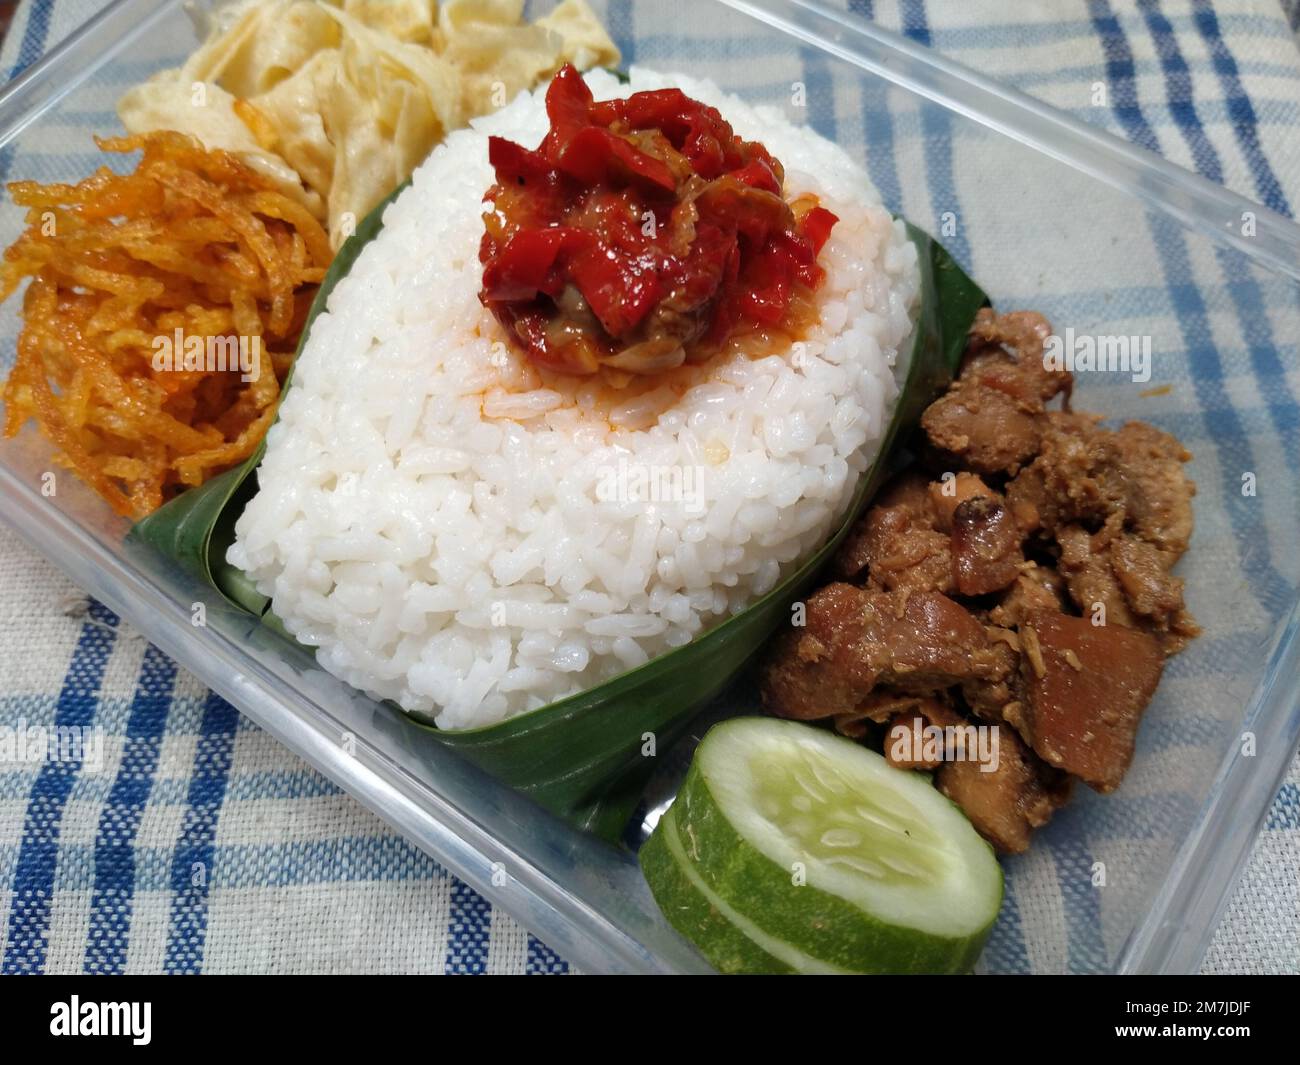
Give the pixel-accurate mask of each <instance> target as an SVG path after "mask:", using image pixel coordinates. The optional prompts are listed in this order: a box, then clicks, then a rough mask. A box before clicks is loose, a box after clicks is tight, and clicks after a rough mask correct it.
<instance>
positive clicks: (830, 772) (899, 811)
mask: <svg viewBox="0 0 1300 1065" xmlns="http://www.w3.org/2000/svg"><path fill="white" fill-rule="evenodd" d="M671 812H672V813H673V814H674V816H673V818H672V819H671V821H670V822H669V824H668V826H666V827H665V829H664V832H665V835H667V834H668V833H669V832H671V831H675V832H676V834H677V842H678V844H679V845H680V851H681V856H682V858H684V859H685V865H683V866H682V868H683V870H686V869H689V870H690V872H692V873H694V874H695V876H696V877H697V878H698V881H699V883H698V884H694V885H693V886H694V887H695V888H696V890H697V892H699V893H700V894H701V895H703V896H704V897H705V898H708V899H709V901H710V902H711V904H712V905H713V907H714V909H715V910H716V911H717V912H718V913H719V914H720V915H725V914H726V913H727V912H728V911H730V912H731V913H733V914H737V915H740V916H741V917H742V918H743V919H744V921H745V922H746V923H747V927H746V926H742V925H740V924H737V923H734V922H733V929H740V930H741V931H742V932H743V934H744V935H745V936H746V938H748V939H750V940H751V941H752V942H754V943H755V944H760V943H765V944H766V946H764V947H763V948H762V949H763V950H764V952H765V953H767V954H768V955H770V956H772V957H776V958H778V959H780V960H782V961H784V962H785V964H787V965H789V966H790V967H791V968H794V969H796V970H797V971H800V972H807V971H811V967H810V966H808V965H805V964H800V963H799V962H798V959H797V958H789V959H787V958H786V957H784V956H783V955H782V954H778V953H777V952H776V951H775V950H773V949H772V944H774V943H780V944H784V945H787V946H788V947H790V948H792V949H793V950H795V951H796V952H797V953H798V955H799V956H802V957H803V958H806V959H807V960H808V961H809V962H811V963H812V965H813V966H816V967H818V968H820V971H826V970H827V968H830V969H839V970H846V971H852V972H892V973H897V972H964V971H967V970H969V969H970V967H971V966H972V965H973V964H974V962H975V959H976V957H978V955H979V951H980V949H981V948H982V947H983V945H984V941H985V939H986V938H987V936H988V932H989V930H990V928H991V927H992V924H993V922H994V920H995V919H996V917H997V912H998V908H999V906H1000V905H1001V901H1002V871H1001V869H1000V867H999V866H998V863H997V860H996V859H995V858H994V856H993V851H992V849H991V848H990V847H989V845H988V844H987V843H985V842H984V840H983V839H981V838H980V836H979V835H978V834H977V833H976V832H975V830H974V828H972V827H971V825H970V822H969V821H967V820H966V818H965V816H964V815H963V814H962V813H961V811H960V810H959V809H958V808H957V807H956V806H954V805H953V804H952V803H951V802H950V801H949V800H948V799H947V798H945V797H944V796H943V795H941V794H940V793H939V792H938V791H936V790H935V789H934V787H933V786H932V785H931V784H930V781H929V778H928V777H925V776H923V775H921V774H919V773H914V772H912V771H910V770H898V769H894V768H892V767H891V766H890V765H889V764H888V763H887V762H886V761H885V760H884V759H883V758H882V757H881V756H880V755H878V754H876V753H875V752H873V751H869V750H867V749H866V748H865V747H861V746H859V745H858V744H856V743H853V742H852V741H850V740H846V739H843V738H841V737H838V736H835V735H833V734H831V733H829V732H825V731H823V730H821V729H817V728H813V727H811V726H808V725H803V724H799V723H798V722H793V721H779V720H776V719H772V718H735V719H733V720H730V721H726V722H723V723H722V724H720V725H717V726H715V727H714V728H713V729H712V730H711V731H710V732H709V733H708V735H707V736H706V737H705V738H704V740H703V742H702V743H701V744H700V747H699V749H698V750H697V751H696V754H695V760H694V762H693V763H692V765H691V769H690V771H689V773H688V774H687V777H686V781H685V783H684V784H683V785H682V789H681V791H680V793H679V794H678V796H677V801H676V802H675V803H674V805H673V808H672V811H671ZM658 833H659V830H658V829H657V830H656V834H658ZM652 841H653V837H652ZM671 842H672V840H671V836H669V837H668V838H667V839H666V840H665V841H664V845H665V847H666V848H667V849H668V850H669V851H671ZM649 845H650V844H649V843H647V846H649ZM652 854H653V852H652ZM679 864H680V863H679ZM681 875H682V876H685V873H684V872H683V873H682V874H681ZM652 877H659V878H661V886H662V882H663V880H664V872H663V870H662V868H656V867H654V866H652V867H651V869H649V870H647V879H648V880H649V881H650V884H651V888H652V890H655V894H656V899H658V898H659V890H658V889H657V888H656V884H655V880H654V879H652ZM688 879H689V878H688ZM679 882H680V881H679ZM701 888H702V889H703V890H701ZM705 892H707V893H709V894H707V895H706V894H705ZM665 898H668V894H667V893H665ZM668 917H669V919H670V920H672V914H668ZM678 927H679V930H681V931H683V932H684V933H685V934H687V935H689V936H690V937H691V938H692V939H693V940H694V941H695V942H696V943H697V944H698V945H699V946H700V947H701V949H702V950H703V952H704V953H705V954H706V955H707V956H709V957H710V958H712V957H713V952H714V946H713V943H712V942H711V937H713V936H715V935H716V932H710V929H709V928H708V927H705V926H703V925H702V924H701V922H696V923H695V925H694V926H693V928H691V929H688V928H685V927H682V926H680V925H679V926H678ZM755 931H756V932H757V933H758V934H757V935H755ZM700 937H703V938H700ZM731 953H733V954H736V953H737V952H736V951H735V950H734V949H733V950H732V951H731ZM744 971H759V970H756V969H748V970H744Z"/></svg>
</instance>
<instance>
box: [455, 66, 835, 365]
mask: <svg viewBox="0 0 1300 1065" xmlns="http://www.w3.org/2000/svg"><path fill="white" fill-rule="evenodd" d="M546 113H547V116H548V117H549V118H550V123H551V127H550V131H549V132H548V133H547V134H546V137H545V139H544V140H543V141H542V143H541V145H540V147H538V149H537V150H536V151H531V150H529V149H527V148H524V147H523V146H521V145H519V144H516V143H514V142H513V141H509V140H506V139H504V138H502V137H492V138H490V141H489V146H488V155H489V159H490V161H491V163H492V166H493V168H494V169H495V171H496V180H497V183H496V184H495V185H493V186H492V188H491V189H489V190H488V193H487V195H486V197H485V200H486V201H490V202H491V205H492V206H491V210H489V211H488V212H487V213H485V214H484V216H483V217H484V221H485V223H486V226H487V231H486V232H485V233H484V235H483V242H482V245H481V247H480V249H479V260H480V262H482V264H483V290H482V292H481V293H480V298H481V299H482V300H483V302H484V304H485V305H486V306H487V307H489V308H490V309H491V310H492V312H493V314H495V315H496V317H497V319H498V320H499V321H500V322H501V324H502V325H504V326H505V328H506V330H507V331H508V332H509V333H510V334H511V336H512V337H514V338H515V339H516V340H517V341H518V343H519V344H520V346H521V347H522V348H523V349H524V351H525V352H526V353H527V355H528V357H529V358H530V359H531V360H532V361H533V362H534V363H535V364H537V365H538V366H542V367H545V368H547V369H550V370H555V371H559V372H561V373H570V374H591V373H595V372H596V371H598V370H600V369H601V368H602V367H603V366H607V367H610V368H612V369H615V370H620V371H624V372H628V373H656V372H659V371H662V370H667V369H672V368H673V367H676V366H679V365H681V364H682V363H683V362H684V361H686V360H687V359H690V360H691V361H698V360H702V359H704V358H707V357H708V356H709V355H710V354H711V353H713V352H715V351H717V350H719V349H720V348H721V347H722V345H723V344H724V343H725V342H726V340H727V339H728V337H730V336H731V335H732V334H733V333H734V332H737V331H740V330H743V329H746V328H753V327H758V328H764V327H776V326H780V325H781V324H782V323H783V321H784V320H785V319H786V317H787V312H789V311H790V308H791V304H792V302H794V301H795V300H796V297H798V296H799V295H801V293H806V292H810V291H812V290H814V289H816V287H817V286H818V284H820V282H821V280H822V277H823V271H822V269H821V267H820V266H818V264H817V255H818V253H819V252H820V251H821V249H822V246H823V245H824V244H825V243H826V240H827V238H828V237H829V236H830V232H831V228H832V227H833V226H834V225H835V223H836V222H837V221H838V219H837V218H836V217H835V215H833V214H832V213H831V212H830V211H828V210H826V209H825V208H823V207H820V206H818V205H817V203H816V200H815V199H814V198H813V197H808V196H805V197H800V198H799V199H798V200H796V201H795V202H794V203H793V204H789V203H786V201H785V199H784V198H783V196H782V185H783V183H784V180H785V171H784V169H783V168H782V166H781V163H780V162H779V161H778V160H777V159H776V158H774V157H773V156H772V154H771V153H770V152H769V151H768V150H767V149H766V148H764V147H763V145H762V144H759V143H758V142H756V141H745V140H742V139H741V138H740V137H738V136H737V135H736V134H735V133H734V132H733V131H732V128H731V126H730V125H729V124H728V123H727V122H726V121H725V120H724V119H723V118H722V116H721V115H720V114H719V113H718V111H717V110H716V109H715V108H712V107H706V106H705V105H704V104H702V103H700V102H699V101H697V100H692V99H691V98H690V97H689V96H687V95H685V94H684V93H683V92H682V91H681V90H680V89H659V90H655V91H653V92H639V93H636V94H634V95H632V96H629V97H628V98H627V99H623V100H602V101H599V102H597V101H595V100H593V98H592V94H591V90H590V89H588V88H587V85H586V83H585V82H584V81H583V80H582V76H581V75H580V74H579V73H578V72H577V71H576V70H575V69H574V68H573V67H572V66H565V67H564V68H563V69H562V70H561V71H560V72H559V73H558V74H556V76H555V79H554V80H553V81H552V82H551V85H550V88H549V89H548V90H547V93H546Z"/></svg>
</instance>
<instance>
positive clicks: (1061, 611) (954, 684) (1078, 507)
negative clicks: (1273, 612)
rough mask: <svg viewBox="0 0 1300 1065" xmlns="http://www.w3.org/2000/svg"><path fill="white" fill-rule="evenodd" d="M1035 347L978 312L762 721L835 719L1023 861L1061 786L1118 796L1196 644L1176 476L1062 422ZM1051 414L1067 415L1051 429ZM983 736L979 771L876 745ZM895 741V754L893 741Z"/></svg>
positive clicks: (1058, 383) (771, 681) (1139, 448)
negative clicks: (907, 464)
mask: <svg viewBox="0 0 1300 1065" xmlns="http://www.w3.org/2000/svg"><path fill="white" fill-rule="evenodd" d="M1050 335H1051V327H1050V326H1049V325H1048V323H1047V321H1046V319H1044V318H1043V317H1042V315H1039V314H1035V313H1033V312H1029V311H1021V312H1017V313H1014V314H1006V315H1001V316H997V315H994V314H993V312H992V311H989V310H984V311H981V312H980V314H979V316H978V317H977V319H976V321H975V324H974V326H973V327H972V329H971V335H970V341H969V344H968V347H967V351H966V355H965V358H964V360H963V363H962V368H961V372H960V374H959V375H958V377H957V379H956V380H955V381H954V382H953V383H952V385H951V386H950V387H949V388H948V390H947V392H945V393H944V395H942V396H941V397H939V398H938V399H937V400H935V402H934V403H933V404H931V405H930V407H929V408H928V409H927V410H926V412H925V413H924V415H923V416H922V418H921V433H920V436H921V440H920V447H919V449H918V450H919V452H920V454H921V456H922V458H921V459H920V461H919V462H918V463H917V464H915V465H914V466H913V467H911V468H910V469H909V470H907V471H905V472H903V473H902V474H900V475H899V476H898V477H896V478H895V479H894V481H893V482H892V483H891V484H890V485H888V486H887V487H886V488H885V490H884V491H883V492H882V493H881V494H880V496H879V497H878V498H877V500H876V502H875V503H874V505H873V506H872V507H871V509H870V510H869V511H868V512H867V513H866V514H865V515H864V516H863V517H862V519H861V520H860V521H859V522H858V523H857V525H856V526H855V527H854V528H853V529H852V530H851V531H850V533H849V535H848V537H847V538H846V539H845V542H844V544H843V546H842V547H841V548H840V550H839V552H838V554H837V555H836V557H835V559H834V561H833V562H832V564H831V572H832V576H833V577H834V578H835V581H834V583H832V584H829V585H827V586H826V587H824V588H822V589H821V590H820V591H818V592H817V593H816V594H815V595H813V596H812V597H811V598H810V599H809V600H808V601H807V604H806V605H807V609H806V616H805V622H806V623H805V624H804V625H803V626H801V627H798V628H792V629H791V630H790V631H788V632H786V633H783V634H782V635H780V636H779V637H777V639H776V640H775V641H774V643H773V644H772V646H771V648H770V649H769V654H768V657H767V659H766V661H765V662H764V664H763V667H762V678H761V680H762V693H763V701H764V705H765V706H766V707H767V708H768V709H769V710H770V711H771V712H773V713H775V714H778V715H780V716H782V717H789V718H797V719H801V720H819V719H833V723H834V725H835V728H836V729H837V730H839V731H840V732H841V733H843V734H844V735H847V736H850V737H852V738H854V739H858V740H862V741H864V742H875V743H878V744H880V745H883V746H884V749H885V755H886V757H887V758H889V760H890V761H891V762H893V763H894V764H895V765H898V766H900V767H905V768H915V769H926V770H936V773H935V784H936V786H938V787H939V788H940V789H941V790H942V791H943V792H944V794H945V795H947V796H948V797H949V798H951V799H952V800H953V801H954V802H956V803H957V804H958V805H960V806H961V807H962V809H963V810H965V812H966V814H967V816H968V817H969V818H970V819H971V822H972V823H973V824H974V825H975V827H976V828H977V829H978V830H979V831H980V833H981V834H982V835H983V836H984V837H985V838H986V839H988V840H989V841H990V842H991V843H992V844H993V845H994V846H995V847H996V848H997V849H998V850H1000V851H1002V852H1004V853H1016V852H1019V851H1023V850H1025V849H1026V848H1027V847H1028V845H1029V837H1030V834H1031V832H1032V830H1033V829H1034V828H1037V827H1039V826H1041V825H1043V824H1045V823H1046V822H1047V821H1048V819H1049V818H1050V817H1051V815H1052V812H1053V811H1054V810H1055V809H1057V808H1058V807H1059V806H1061V805H1062V804H1063V803H1064V802H1065V801H1066V799H1067V797H1068V794H1069V788H1070V785H1071V783H1072V781H1073V780H1074V779H1075V778H1077V779H1079V780H1082V781H1083V782H1084V783H1086V784H1088V785H1090V786H1091V787H1093V788H1095V789H1097V790H1098V791H1102V792H1107V791H1112V790H1114V789H1115V788H1116V787H1118V786H1119V784H1120V781H1121V780H1122V779H1123V777H1124V773H1125V771H1126V770H1127V769H1128V766H1129V763H1130V762H1131V761H1132V759H1133V750H1134V745H1135V742H1136V737H1137V729H1138V724H1139V722H1140V720H1141V717H1142V713H1143V711H1144V710H1145V709H1146V706H1147V704H1148V703H1149V702H1150V700H1151V697H1152V695H1153V694H1154V693H1155V690H1156V686H1157V685H1158V684H1159V682H1160V674H1161V671H1162V669H1163V667H1164V660H1165V658H1166V657H1167V656H1168V655H1172V654H1175V653H1177V652H1178V651H1180V650H1181V649H1182V648H1183V647H1184V646H1185V645H1186V643H1187V642H1188V640H1190V639H1191V638H1192V637H1193V636H1195V635H1196V634H1197V632H1198V631H1199V630H1198V629H1197V627H1196V623H1195V622H1194V621H1193V619H1192V617H1191V615H1190V614H1189V613H1188V611H1187V608H1186V607H1185V605H1184V603H1183V582H1182V581H1181V580H1180V579H1179V578H1177V577H1174V576H1173V575H1172V573H1171V570H1172V568H1173V566H1174V563H1175V562H1177V561H1178V559H1179V557H1180V556H1181V555H1182V554H1183V552H1184V551H1186V550H1187V545H1188V541H1189V539H1190V537H1191V533H1192V506H1191V497H1192V496H1193V494H1194V493H1195V486H1194V485H1193V484H1192V482H1191V481H1190V480H1188V478H1187V476H1186V475H1185V474H1184V472H1183V464H1184V463H1185V462H1186V461H1187V460H1188V459H1189V458H1190V457H1191V456H1190V455H1188V453H1187V452H1186V451H1185V450H1184V449H1183V447H1182V445H1181V444H1179V443H1178V441H1177V440H1175V439H1174V438H1173V437H1172V436H1170V435H1169V434H1168V433H1165V432H1162V431H1161V430H1159V429H1156V428H1153V427H1152V426H1149V425H1144V424H1142V423H1139V422H1130V423H1129V424H1127V425H1125V426H1123V427H1122V428H1120V429H1114V430H1112V429H1107V428H1104V427H1103V426H1102V425H1101V424H1100V418H1097V417H1094V416H1092V415H1088V414H1082V413H1077V412H1074V411H1071V410H1070V409H1069V399H1070V391H1071V387H1072V385H1073V381H1072V379H1071V376H1070V374H1068V373H1065V372H1058V371H1053V370H1048V369H1046V368H1045V367H1044V360H1043V344H1044V341H1045V340H1046V338H1047V337H1048V336H1050ZM1057 397H1061V402H1062V405H1063V409H1049V404H1050V403H1052V401H1054V400H1056V398H1057ZM977 723H992V724H995V725H998V726H1003V725H1005V726H1009V727H1007V728H1001V730H1000V733H999V741H1000V743H999V757H998V760H997V767H996V769H995V770H993V771H991V772H990V771H988V768H989V767H988V766H981V765H979V764H977V762H976V761H974V760H947V759H941V758H937V757H935V756H934V754H933V752H932V751H931V752H916V751H913V750H910V749H909V748H906V747H899V746H896V745H891V742H890V741H891V738H892V737H896V736H900V735H901V733H902V732H907V731H909V730H917V729H919V728H920V727H921V726H923V725H926V724H930V725H934V726H937V727H939V728H950V727H952V726H961V725H973V724H977ZM903 738H907V737H905V736H904V737H903Z"/></svg>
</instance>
